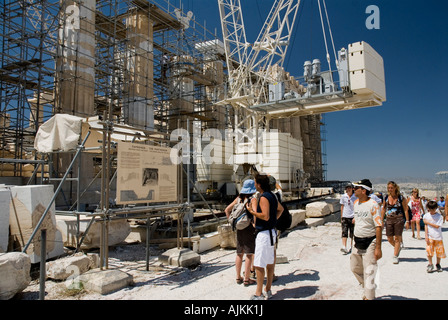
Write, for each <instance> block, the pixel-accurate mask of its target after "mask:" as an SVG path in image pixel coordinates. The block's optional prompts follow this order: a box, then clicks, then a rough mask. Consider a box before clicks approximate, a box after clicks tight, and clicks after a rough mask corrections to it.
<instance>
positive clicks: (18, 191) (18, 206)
mask: <svg viewBox="0 0 448 320" xmlns="http://www.w3.org/2000/svg"><path fill="white" fill-rule="evenodd" d="M53 195H54V190H53V186H52V185H33V186H13V187H11V202H10V215H9V224H10V231H11V236H10V241H12V242H13V247H14V249H15V250H23V248H24V247H25V245H26V244H27V243H28V240H29V239H30V237H31V234H32V233H33V231H34V229H35V228H36V226H37V224H38V222H39V220H40V219H41V217H42V215H43V213H44V212H45V210H46V208H47V207H48V205H49V203H50V201H51V198H52V197H53ZM41 229H46V230H47V244H46V254H47V256H46V259H50V258H54V257H58V256H61V255H63V254H64V246H63V243H62V235H61V232H59V230H57V228H56V218H55V206H54V203H53V204H52V205H51V207H50V210H49V211H48V213H47V215H46V217H45V219H44V221H43V222H42V225H41V226H40V228H39V230H38V231H37V233H36V235H35V236H34V238H33V240H32V242H31V244H30V245H29V247H28V249H27V251H26V253H27V254H28V255H29V256H30V258H31V263H38V262H40V261H41V257H40V253H41V232H40V230H41Z"/></svg>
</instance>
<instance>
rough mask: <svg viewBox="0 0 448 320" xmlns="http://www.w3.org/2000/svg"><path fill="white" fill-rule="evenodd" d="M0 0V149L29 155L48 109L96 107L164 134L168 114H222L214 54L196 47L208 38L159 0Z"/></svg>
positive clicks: (92, 110)
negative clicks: (216, 104) (0, 0)
mask: <svg viewBox="0 0 448 320" xmlns="http://www.w3.org/2000/svg"><path fill="white" fill-rule="evenodd" d="M0 6H1V12H2V16H1V34H0V38H1V52H2V54H1V69H0V107H1V125H0V134H1V145H0V148H1V155H0V157H2V158H13V159H31V158H33V155H32V151H33V148H32V146H33V137H34V136H35V134H36V132H37V129H38V127H39V125H40V124H42V123H43V122H44V121H46V120H48V119H49V118H50V117H51V116H52V115H54V114H55V113H67V114H72V115H77V116H82V117H94V116H103V114H104V112H105V113H106V117H108V119H109V120H111V121H114V122H115V123H124V124H130V125H132V126H136V127H139V128H142V129H145V130H154V131H157V132H165V133H166V132H168V131H171V130H172V129H173V127H174V125H173V124H176V125H177V121H178V118H182V119H183V120H182V121H185V119H186V118H190V119H192V120H197V121H200V122H201V125H202V126H204V127H217V126H219V123H221V122H222V120H223V119H225V115H226V112H227V110H226V108H221V107H217V106H212V105H213V102H214V101H216V100H217V99H218V98H219V97H218V95H219V93H217V91H218V88H217V87H216V86H217V85H221V84H222V82H223V80H222V77H223V71H222V70H223V67H222V65H223V59H224V57H223V56H220V55H219V53H218V52H217V54H208V55H205V54H204V52H203V51H201V50H200V48H199V49H198V46H197V44H198V43H201V42H203V43H206V42H207V41H208V42H211V41H214V40H215V39H216V37H215V35H213V34H211V33H210V32H208V31H207V30H206V29H205V28H204V27H202V26H201V25H200V24H199V23H198V22H196V21H195V20H194V19H191V18H192V16H191V14H190V15H189V14H188V13H187V14H185V13H183V12H182V11H181V10H179V9H178V8H176V7H174V6H173V5H172V4H170V3H169V2H166V1H163V0H161V1H157V3H156V2H155V1H147V0H125V1H118V0H97V1H94V0H89V1H79V0H67V1H60V0H18V1H12V0H5V1H3V2H2V4H1V5H0ZM165 58H167V59H168V61H164V59H165ZM219 64H221V68H220V70H217V68H219ZM152 74H154V76H152ZM219 77H221V79H218V78H219ZM169 122H171V124H172V125H171V128H170V125H169ZM224 122H225V121H224ZM6 171H8V173H7V172H6ZM7 175H11V176H15V177H22V176H24V173H23V166H22V165H21V164H14V168H9V169H8V168H6V167H5V166H3V167H2V176H7Z"/></svg>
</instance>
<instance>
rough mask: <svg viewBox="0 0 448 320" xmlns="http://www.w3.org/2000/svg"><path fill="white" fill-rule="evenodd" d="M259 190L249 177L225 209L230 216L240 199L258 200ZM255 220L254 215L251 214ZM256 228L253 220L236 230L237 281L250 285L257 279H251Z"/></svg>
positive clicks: (242, 200)
mask: <svg viewBox="0 0 448 320" xmlns="http://www.w3.org/2000/svg"><path fill="white" fill-rule="evenodd" d="M256 191H257V190H256V189H255V183H254V180H252V179H247V180H245V181H244V183H243V187H242V188H241V190H240V193H239V195H238V197H236V199H235V200H233V202H232V203H231V204H229V205H228V206H227V208H226V209H225V210H224V211H225V213H226V216H227V219H228V218H229V216H230V214H231V213H232V209H233V208H234V207H235V205H236V204H237V203H238V201H241V202H244V200H245V199H247V200H248V201H249V202H250V201H256V199H255V198H254V197H253V195H254V194H255V192H256ZM250 219H251V220H253V217H252V216H250ZM254 232H255V228H254V226H253V224H252V222H251V223H250V224H249V225H248V226H247V227H246V228H244V229H242V230H238V229H237V230H236V258H235V270H236V283H237V284H242V283H244V286H248V285H251V284H254V283H255V281H254V280H252V279H250V274H251V268H252V263H253V258H254V252H255V234H254ZM244 255H246V260H245V265H244V279H243V278H242V277H241V268H242V265H243V257H244Z"/></svg>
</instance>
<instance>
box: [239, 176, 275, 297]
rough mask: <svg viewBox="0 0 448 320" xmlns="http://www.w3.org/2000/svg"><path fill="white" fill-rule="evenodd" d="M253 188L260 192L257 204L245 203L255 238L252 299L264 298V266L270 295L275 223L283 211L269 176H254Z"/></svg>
mask: <svg viewBox="0 0 448 320" xmlns="http://www.w3.org/2000/svg"><path fill="white" fill-rule="evenodd" d="M255 188H256V189H257V191H259V192H260V194H261V195H260V198H259V201H258V205H257V204H256V203H255V202H252V203H251V204H252V205H251V206H250V205H246V207H247V209H248V211H249V212H250V213H251V214H252V215H253V216H254V217H255V228H256V233H257V236H256V240H255V256H254V267H255V272H256V277H257V289H256V291H255V294H254V295H253V296H252V297H251V299H252V300H264V299H265V295H264V294H263V283H264V276H265V268H266V276H267V277H266V286H265V294H266V298H267V299H269V298H270V297H271V296H272V292H271V286H272V280H273V276H274V267H275V242H276V236H277V233H276V229H275V225H276V222H277V219H278V217H280V215H281V214H282V212H283V207H282V205H281V204H280V202H279V201H277V197H276V196H275V195H274V194H273V193H272V192H271V188H270V185H269V177H268V176H267V175H265V174H259V175H256V176H255Z"/></svg>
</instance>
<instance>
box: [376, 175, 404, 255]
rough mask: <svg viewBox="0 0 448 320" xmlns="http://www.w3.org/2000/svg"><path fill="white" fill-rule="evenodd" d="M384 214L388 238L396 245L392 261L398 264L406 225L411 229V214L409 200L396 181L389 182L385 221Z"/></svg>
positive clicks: (382, 215)
mask: <svg viewBox="0 0 448 320" xmlns="http://www.w3.org/2000/svg"><path fill="white" fill-rule="evenodd" d="M384 215H386V236H387V240H388V241H389V243H390V244H391V245H392V246H393V247H394V257H393V259H392V262H393V263H394V264H397V263H398V256H399V254H400V250H401V242H402V238H403V227H404V226H405V225H406V229H409V214H408V202H407V200H406V199H405V198H404V197H403V196H402V195H401V194H400V187H399V186H398V185H397V184H396V183H395V182H394V181H389V182H388V183H387V196H386V197H385V198H384V202H383V209H382V210H381V219H382V220H383V221H384ZM405 217H406V220H405V219H404V218H405Z"/></svg>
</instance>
